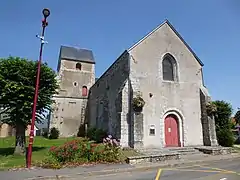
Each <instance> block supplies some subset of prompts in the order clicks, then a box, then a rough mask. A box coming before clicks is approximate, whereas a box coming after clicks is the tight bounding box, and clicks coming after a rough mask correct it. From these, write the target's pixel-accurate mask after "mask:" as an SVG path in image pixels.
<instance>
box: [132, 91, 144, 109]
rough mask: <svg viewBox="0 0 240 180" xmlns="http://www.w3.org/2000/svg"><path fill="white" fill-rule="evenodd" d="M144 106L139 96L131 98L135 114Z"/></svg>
mask: <svg viewBox="0 0 240 180" xmlns="http://www.w3.org/2000/svg"><path fill="white" fill-rule="evenodd" d="M144 105H145V101H144V100H143V98H142V97H141V96H140V95H137V96H136V97H134V98H133V110H134V111H135V112H141V111H142V109H143V106H144Z"/></svg>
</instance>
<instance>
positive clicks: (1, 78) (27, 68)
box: [0, 57, 58, 145]
mask: <svg viewBox="0 0 240 180" xmlns="http://www.w3.org/2000/svg"><path fill="white" fill-rule="evenodd" d="M36 72H37V61H29V60H27V59H23V58H19V57H8V58H6V59H0V107H3V108H4V112H5V113H7V114H8V117H7V118H5V119H2V122H3V123H7V124H9V125H11V126H13V127H15V128H16V131H17V132H16V134H19V133H20V134H22V136H23V132H25V129H26V128H27V125H29V124H30V122H31V116H32V106H33V98H34V91H35V82H36V75H37V73H36ZM57 88H58V85H57V80H56V74H55V72H54V71H53V70H52V69H51V68H49V67H48V65H47V64H46V63H44V64H41V73H40V84H39V93H38V102H37V108H36V121H37V122H42V120H43V119H45V115H44V112H45V111H46V110H51V108H50V107H51V104H52V96H53V94H55V93H56V90H57ZM17 136H18V135H16V139H18V137H17ZM24 137H25V133H24ZM20 139H21V138H20ZM22 140H23V141H24V139H22ZM16 141H17V140H16ZM17 143H18V142H16V145H17Z"/></svg>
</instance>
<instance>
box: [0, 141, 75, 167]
mask: <svg viewBox="0 0 240 180" xmlns="http://www.w3.org/2000/svg"><path fill="white" fill-rule="evenodd" d="M72 139H74V138H60V139H53V140H49V139H46V138H43V137H35V138H34V146H33V154H32V162H34V161H35V162H36V161H40V160H42V159H43V158H44V157H45V156H47V152H48V149H49V148H50V147H51V146H57V145H61V144H63V143H64V142H66V141H68V140H72ZM26 140H27V141H28V137H27V139H26ZM14 146H15V137H7V138H0V170H4V169H8V168H11V167H19V166H21V167H23V166H25V164H26V160H25V157H23V156H14V155H13V152H14Z"/></svg>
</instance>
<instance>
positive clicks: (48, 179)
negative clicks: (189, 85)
mask: <svg viewBox="0 0 240 180" xmlns="http://www.w3.org/2000/svg"><path fill="white" fill-rule="evenodd" d="M239 157H240V155H235V156H231V157H222V158H221V157H219V158H218V159H215V160H213V159H211V158H210V159H205V160H193V161H186V162H176V163H170V164H157V163H156V164H155V163H154V164H151V165H148V166H139V167H131V168H121V169H109V170H101V171H92V172H83V173H77V174H73V175H56V176H45V177H34V178H27V179H25V180H76V178H77V177H78V176H83V175H84V176H97V175H98V176H100V175H105V174H116V173H123V172H125V173H128V172H136V171H147V170H152V169H156V168H166V167H177V166H181V165H186V166H189V165H192V164H196V163H204V162H212V163H214V162H218V161H221V160H228V159H229V160H230V159H234V158H239Z"/></svg>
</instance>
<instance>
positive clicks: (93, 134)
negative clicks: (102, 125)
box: [87, 128, 107, 143]
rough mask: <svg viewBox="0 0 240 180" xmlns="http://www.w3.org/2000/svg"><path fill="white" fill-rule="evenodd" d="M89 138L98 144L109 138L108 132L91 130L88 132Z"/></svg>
mask: <svg viewBox="0 0 240 180" xmlns="http://www.w3.org/2000/svg"><path fill="white" fill-rule="evenodd" d="M87 137H88V138H89V139H90V140H93V141H95V142H96V143H101V142H103V138H105V137H107V132H106V131H104V130H102V129H97V128H89V129H88V131H87Z"/></svg>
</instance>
